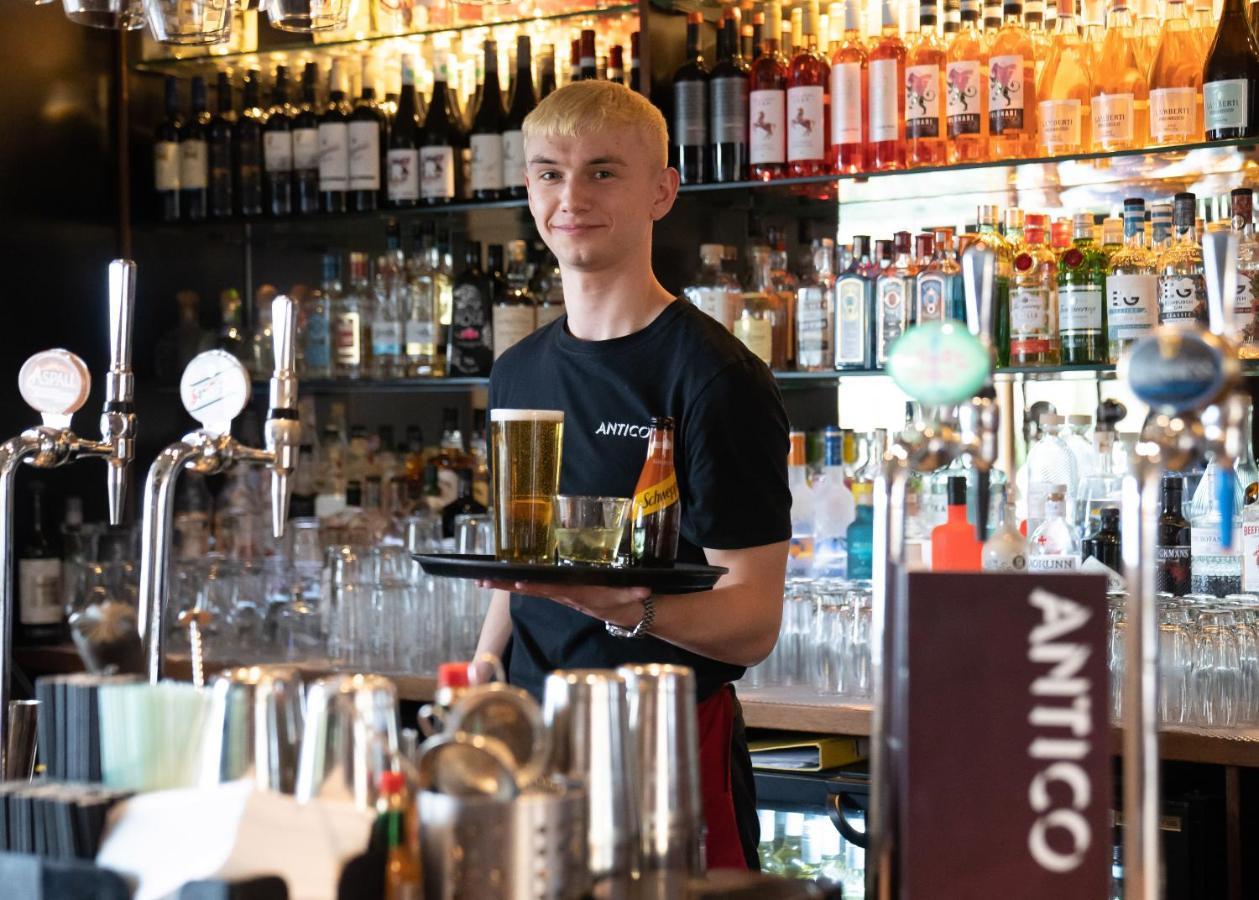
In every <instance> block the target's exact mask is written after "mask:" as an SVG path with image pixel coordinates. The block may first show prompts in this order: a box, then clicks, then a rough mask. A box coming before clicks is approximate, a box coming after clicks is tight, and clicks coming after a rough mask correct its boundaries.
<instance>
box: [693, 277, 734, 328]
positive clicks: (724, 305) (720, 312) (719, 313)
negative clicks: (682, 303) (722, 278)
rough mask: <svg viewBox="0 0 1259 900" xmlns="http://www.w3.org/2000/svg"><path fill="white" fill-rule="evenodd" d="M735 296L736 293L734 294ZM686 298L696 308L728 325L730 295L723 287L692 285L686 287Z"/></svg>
mask: <svg viewBox="0 0 1259 900" xmlns="http://www.w3.org/2000/svg"><path fill="white" fill-rule="evenodd" d="M736 297H737V295H736ZM686 298H687V299H688V300H690V301H691V303H692V304H693V305H694V306H695V308H696V309H698V310H700V311H701V312H704V313H707V314H708V315H709V316H711V317H712V318H713V319H715V320H716V321H718V322H720V323H721V324H722V325H723V326H725V327H727V328H728V327H730V326H729V322H730V313H731V308H730V304H731V296H730V291H729V290H727V289H726V288H724V287H694V288H687V289H686Z"/></svg>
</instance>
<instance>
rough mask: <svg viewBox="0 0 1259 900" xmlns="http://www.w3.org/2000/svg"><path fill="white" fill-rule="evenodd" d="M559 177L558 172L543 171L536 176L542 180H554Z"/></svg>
mask: <svg viewBox="0 0 1259 900" xmlns="http://www.w3.org/2000/svg"><path fill="white" fill-rule="evenodd" d="M559 177H560V173H559V172H543V173H542V174H541V175H539V176H538V178H539V179H541V180H542V181H554V180H555V179H557V178H559Z"/></svg>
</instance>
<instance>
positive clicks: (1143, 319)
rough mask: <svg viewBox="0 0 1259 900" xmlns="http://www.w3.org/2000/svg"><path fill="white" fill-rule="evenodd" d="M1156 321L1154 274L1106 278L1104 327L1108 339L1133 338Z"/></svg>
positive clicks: (1156, 284) (1142, 334) (1137, 336)
mask: <svg viewBox="0 0 1259 900" xmlns="http://www.w3.org/2000/svg"><path fill="white" fill-rule="evenodd" d="M1157 324H1158V276H1157V275H1110V276H1108V277H1107V279H1106V330H1107V333H1108V336H1109V338H1110V340H1111V341H1134V340H1136V339H1137V338H1141V337H1144V336H1145V335H1147V334H1149V332H1150V331H1151V330H1152V329H1153V328H1154V326H1155V325H1157Z"/></svg>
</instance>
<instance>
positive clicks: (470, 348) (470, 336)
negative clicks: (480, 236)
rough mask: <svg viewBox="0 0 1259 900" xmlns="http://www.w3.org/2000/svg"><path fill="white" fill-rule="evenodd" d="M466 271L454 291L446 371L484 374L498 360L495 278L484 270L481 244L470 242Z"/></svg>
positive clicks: (461, 373) (457, 280) (488, 372)
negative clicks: (495, 358) (495, 330)
mask: <svg viewBox="0 0 1259 900" xmlns="http://www.w3.org/2000/svg"><path fill="white" fill-rule="evenodd" d="M464 259H465V262H466V264H465V266H464V270H463V271H462V272H460V273H459V276H458V277H457V278H456V279H455V282H454V286H453V289H452V291H451V310H450V336H449V338H448V344H447V348H446V374H448V375H452V376H483V375H489V374H490V366H491V365H492V364H493V362H494V342H493V335H492V332H491V328H492V326H493V297H492V296H491V289H492V288H491V279H490V277H489V276H488V275H486V274H485V273H484V272H482V271H481V244H480V243H479V242H477V241H469V242H468V246H467V248H466V251H465V256H464Z"/></svg>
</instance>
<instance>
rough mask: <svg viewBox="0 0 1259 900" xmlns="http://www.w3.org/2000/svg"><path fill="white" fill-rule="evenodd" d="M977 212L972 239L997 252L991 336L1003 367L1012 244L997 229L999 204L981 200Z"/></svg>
mask: <svg viewBox="0 0 1259 900" xmlns="http://www.w3.org/2000/svg"><path fill="white" fill-rule="evenodd" d="M978 212H979V215H978V219H979V233H978V235H976V237H975V238H974V240H975V241H977V242H978V243H979V244H980V245H981V246H984V247H987V248H988V249H990V250H992V251H993V252H994V253H995V254H996V255H997V272H996V278H995V279H994V283H993V294H994V296H993V307H994V311H993V316H992V332H993V333H992V335H991V339H992V345H993V346H994V347H996V348H997V365H998V366H1000V367H1005V366H1008V365H1009V364H1010V283H1011V281H1013V277H1014V276H1013V264H1014V248H1013V247H1012V246H1011V244H1010V242H1009V241H1007V240H1006V239H1005V238H1004V237H1002V235H1001V232H1000V231H998V230H997V217H998V213H999V212H1000V210H999V208H998V207H996V206H994V205H992V204H987V203H981V204H980V205H979V211H978Z"/></svg>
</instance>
